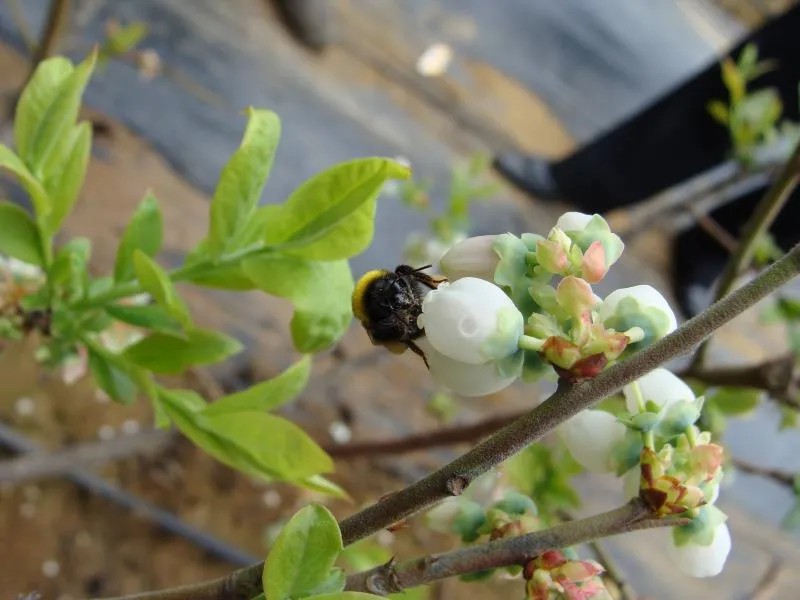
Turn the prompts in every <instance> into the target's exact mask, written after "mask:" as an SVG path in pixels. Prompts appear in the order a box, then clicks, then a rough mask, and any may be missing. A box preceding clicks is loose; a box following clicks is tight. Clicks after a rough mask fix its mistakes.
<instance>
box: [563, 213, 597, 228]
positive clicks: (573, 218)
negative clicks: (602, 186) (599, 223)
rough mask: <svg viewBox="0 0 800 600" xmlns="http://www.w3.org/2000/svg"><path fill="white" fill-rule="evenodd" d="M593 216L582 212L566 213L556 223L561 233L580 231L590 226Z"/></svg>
mask: <svg viewBox="0 0 800 600" xmlns="http://www.w3.org/2000/svg"><path fill="white" fill-rule="evenodd" d="M593 216H594V215H587V214H585V213H581V212H574V211H571V212H565V213H564V214H563V215H561V216H560V217H559V218H558V221H556V227H557V228H558V229H560V230H561V231H580V230H581V229H583V228H584V227H586V226H587V225H588V224H589V221H591V220H592V217H593Z"/></svg>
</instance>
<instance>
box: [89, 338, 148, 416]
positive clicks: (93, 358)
mask: <svg viewBox="0 0 800 600" xmlns="http://www.w3.org/2000/svg"><path fill="white" fill-rule="evenodd" d="M89 368H90V369H91V371H92V375H94V380H95V383H96V384H97V386H98V387H99V388H100V389H101V390H103V391H104V392H105V393H106V394H108V395H109V397H110V398H111V399H112V400H116V401H117V402H121V403H123V404H131V403H132V402H133V401H134V400H135V399H136V389H137V388H136V383H135V382H134V381H133V379H131V378H130V377H129V376H128V374H127V373H125V372H124V371H123V370H122V369H120V368H119V367H118V366H117V365H115V364H114V363H113V362H112V361H111V360H109V359H108V358H107V357H106V356H103V355H102V354H100V353H98V352H96V351H95V350H94V349H92V348H89Z"/></svg>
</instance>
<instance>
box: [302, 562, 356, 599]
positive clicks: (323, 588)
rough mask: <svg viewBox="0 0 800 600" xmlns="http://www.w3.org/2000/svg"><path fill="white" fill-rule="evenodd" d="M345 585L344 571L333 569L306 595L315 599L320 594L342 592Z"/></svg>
mask: <svg viewBox="0 0 800 600" xmlns="http://www.w3.org/2000/svg"><path fill="white" fill-rule="evenodd" d="M346 584H347V577H346V575H345V574H344V571H343V570H342V569H340V568H338V567H334V568H333V569H331V571H330V572H329V573H328V576H327V577H326V578H325V579H324V580H323V581H322V582H321V583H320V584H319V585H316V586H314V589H311V590H308V591H307V592H306V593H307V594H308V596H306V597H307V598H308V597H311V598H316V597H317V596H319V595H321V594H332V593H336V592H341V591H342V590H344V586H345V585H346Z"/></svg>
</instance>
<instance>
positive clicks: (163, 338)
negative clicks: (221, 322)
mask: <svg viewBox="0 0 800 600" xmlns="http://www.w3.org/2000/svg"><path fill="white" fill-rule="evenodd" d="M241 350H242V345H241V344H240V343H239V342H238V341H236V340H235V339H233V338H231V337H228V336H227V335H223V334H222V333H217V332H216V331H208V330H205V329H190V330H188V331H187V332H186V335H184V336H178V335H172V334H169V333H162V332H156V333H151V334H150V335H149V336H147V337H146V338H144V339H142V340H139V341H138V342H136V343H135V344H134V345H132V346H129V347H128V348H127V349H126V350H125V352H124V353H123V355H122V356H124V357H125V359H126V360H130V361H131V362H133V363H135V364H137V365H139V366H140V367H144V368H145V369H149V370H151V371H155V372H156V373H172V374H177V373H181V372H183V371H184V370H186V369H187V368H188V367H191V366H193V365H207V364H211V363H215V362H219V361H221V360H225V359H226V358H228V357H229V356H232V355H234V354H236V353H237V352H240V351H241Z"/></svg>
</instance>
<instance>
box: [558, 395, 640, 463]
mask: <svg viewBox="0 0 800 600" xmlns="http://www.w3.org/2000/svg"><path fill="white" fill-rule="evenodd" d="M625 431H626V428H625V426H624V425H623V424H622V423H620V422H619V421H617V418H616V417H615V416H614V415H612V414H611V413H607V412H605V411H603V410H592V409H587V410H584V411H581V412H579V413H578V414H577V415H575V416H574V417H572V418H570V419H568V420H567V421H565V422H564V423H562V424H561V425H559V427H558V432H559V434H560V435H561V439H562V440H563V442H564V444H565V445H566V446H567V448H568V449H569V451H570V454H572V456H573V457H574V458H575V460H576V461H578V462H579V463H580V464H581V466H582V467H583V468H585V469H586V470H587V471H594V472H596V473H608V472H610V471H613V469H614V467H613V464H612V454H613V451H614V448H615V447H616V446H617V444H619V443H620V442H621V441H622V438H623V437H624V436H625Z"/></svg>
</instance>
